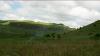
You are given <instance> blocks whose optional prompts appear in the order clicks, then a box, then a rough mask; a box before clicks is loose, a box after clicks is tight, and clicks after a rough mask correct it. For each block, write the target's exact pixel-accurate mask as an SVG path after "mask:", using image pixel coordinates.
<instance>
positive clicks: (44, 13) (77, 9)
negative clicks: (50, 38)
mask: <svg viewBox="0 0 100 56" xmlns="http://www.w3.org/2000/svg"><path fill="white" fill-rule="evenodd" d="M0 19H1V20H34V21H41V22H49V23H63V24H64V25H66V26H69V27H74V28H78V27H81V26H85V25H87V24H90V23H92V22H94V21H96V20H99V19H100V1H0Z"/></svg>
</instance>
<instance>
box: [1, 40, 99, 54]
mask: <svg viewBox="0 0 100 56" xmlns="http://www.w3.org/2000/svg"><path fill="white" fill-rule="evenodd" d="M0 56H100V41H94V40H81V41H65V40H48V41H41V42H40V41H37V42H36V41H35V42H34V41H33V42H30V41H26V40H21V41H20V40H19V41H18V40H17V41H15V40H8V39H7V40H1V42H0Z"/></svg>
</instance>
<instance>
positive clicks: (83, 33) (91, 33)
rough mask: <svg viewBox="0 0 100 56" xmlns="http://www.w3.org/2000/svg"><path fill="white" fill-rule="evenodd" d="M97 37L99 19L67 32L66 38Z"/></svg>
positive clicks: (99, 27) (99, 25)
mask: <svg viewBox="0 0 100 56" xmlns="http://www.w3.org/2000/svg"><path fill="white" fill-rule="evenodd" d="M99 37H100V20H98V21H96V22H94V23H92V24H89V25H87V26H84V27H82V28H80V29H77V30H74V31H72V32H69V33H68V34H67V38H70V39H72V38H73V39H92V38H93V39H99Z"/></svg>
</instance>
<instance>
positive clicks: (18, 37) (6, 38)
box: [0, 21, 100, 56]
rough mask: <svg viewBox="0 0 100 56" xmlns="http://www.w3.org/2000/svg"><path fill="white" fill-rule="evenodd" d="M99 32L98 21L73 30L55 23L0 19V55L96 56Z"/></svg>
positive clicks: (98, 47)
mask: <svg viewBox="0 0 100 56" xmlns="http://www.w3.org/2000/svg"><path fill="white" fill-rule="evenodd" d="M32 27H33V28H32ZM99 33H100V21H96V22H94V23H92V24H90V25H87V26H84V27H83V28H80V29H77V30H75V29H74V30H73V29H71V28H69V27H66V26H64V25H62V24H55V23H52V24H49V23H48V24H45V23H41V22H40V23H39V24H38V23H36V22H31V21H24V22H23V21H20V22H19V21H0V56H100V34H99Z"/></svg>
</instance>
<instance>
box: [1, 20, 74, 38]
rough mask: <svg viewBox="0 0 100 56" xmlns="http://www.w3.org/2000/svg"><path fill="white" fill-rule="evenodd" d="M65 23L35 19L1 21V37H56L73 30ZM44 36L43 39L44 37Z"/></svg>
mask: <svg viewBox="0 0 100 56" xmlns="http://www.w3.org/2000/svg"><path fill="white" fill-rule="evenodd" d="M71 30H72V29H71V28H69V27H67V26H64V25H63V24H55V23H42V22H33V21H15V20H8V21H2V20H1V21H0V38H11V39H12V38H14V39H15V38H24V39H25V38H42V37H43V38H47V37H48V38H56V35H57V36H58V35H59V38H61V35H62V34H63V35H64V34H65V33H67V32H69V31H71ZM43 38H42V39H43Z"/></svg>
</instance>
